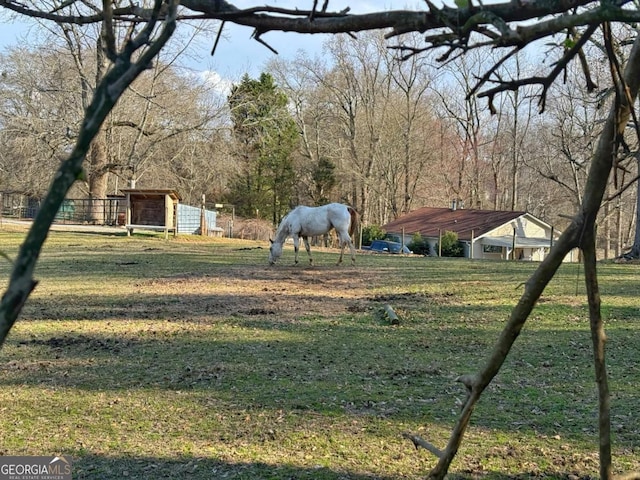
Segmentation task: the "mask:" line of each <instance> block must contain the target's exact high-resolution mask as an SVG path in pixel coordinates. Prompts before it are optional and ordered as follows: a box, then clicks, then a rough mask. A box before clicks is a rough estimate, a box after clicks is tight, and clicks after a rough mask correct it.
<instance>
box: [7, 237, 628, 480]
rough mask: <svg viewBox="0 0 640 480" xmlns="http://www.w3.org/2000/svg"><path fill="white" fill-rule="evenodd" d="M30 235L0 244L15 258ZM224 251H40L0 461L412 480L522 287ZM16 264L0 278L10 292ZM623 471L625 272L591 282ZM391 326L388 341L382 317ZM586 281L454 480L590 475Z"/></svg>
mask: <svg viewBox="0 0 640 480" xmlns="http://www.w3.org/2000/svg"><path fill="white" fill-rule="evenodd" d="M23 238H24V232H20V231H14V232H11V231H6V230H0V249H2V251H3V252H4V253H5V254H7V255H8V256H9V257H10V258H14V257H15V255H16V253H17V249H18V247H19V245H20V242H21V241H22V239H23ZM267 257H268V248H267V245H262V244H259V243H255V242H241V241H230V240H226V239H200V238H197V237H193V238H191V237H178V238H177V239H170V240H169V241H165V240H164V239H163V238H162V237H161V236H154V235H139V236H138V235H136V236H133V237H131V238H127V237H126V236H120V235H98V234H87V233H84V234H83V233H71V232H55V231H54V232H51V234H50V236H49V239H48V240H47V243H46V245H45V249H44V251H43V253H42V257H41V259H40V262H39V265H38V268H37V272H36V279H37V280H38V281H39V284H38V286H37V288H36V289H35V291H34V293H33V294H32V296H31V297H30V299H29V301H28V302H27V305H26V306H25V309H24V311H23V314H22V316H21V319H20V320H19V322H18V323H17V324H16V326H15V328H14V330H13V331H12V332H11V335H10V338H9V339H8V341H7V343H6V344H5V346H4V347H3V349H2V350H1V351H0V381H1V382H2V388H0V405H1V406H0V411H1V412H2V414H1V415H0V454H3V455H51V454H66V455H70V456H72V457H73V459H74V478H82V479H105V478H109V479H110V478H114V479H115V478H132V479H133V478H141V479H142V478H144V479H147V478H148V479H155V478H193V479H203V480H204V479H212V478H221V479H222V478H229V479H278V480H280V479H291V478H295V479H321V480H337V479H358V480H360V479H373V478H375V479H398V478H406V479H418V478H424V476H425V475H426V473H427V472H428V471H429V470H430V469H431V467H432V466H433V465H434V464H435V460H434V458H433V457H432V456H431V455H430V454H429V453H427V452H426V451H424V450H415V449H414V447H413V445H412V444H411V443H410V442H409V441H408V440H406V439H404V438H403V437H402V433H403V432H411V433H414V434H418V435H420V436H422V437H423V438H425V439H427V440H429V441H430V442H432V443H434V444H436V445H438V446H440V447H442V448H444V446H445V445H446V442H447V440H448V437H449V433H450V430H451V428H452V426H453V425H454V423H455V421H456V418H457V414H458V412H459V403H460V401H461V400H462V399H464V395H465V392H464V388H463V387H462V386H461V385H460V384H459V383H456V382H455V379H456V378H457V377H458V376H459V375H461V374H464V373H470V372H474V371H476V370H477V369H478V368H479V367H480V366H481V365H482V364H483V362H484V361H485V360H486V358H487V356H488V354H489V352H490V351H491V349H492V348H493V345H494V343H495V341H496V338H497V336H498V335H499V333H500V331H501V329H502V328H503V326H504V324H505V321H506V320H507V318H508V316H509V314H510V311H511V308H512V307H513V305H515V303H516V302H517V301H518V298H519V295H520V294H521V293H522V289H523V283H524V282H525V281H526V280H527V278H528V276H529V275H530V274H531V273H532V272H533V270H534V269H535V268H536V265H535V264H531V263H521V262H489V261H469V260H465V259H437V258H423V257H395V256H382V255H380V256H378V255H359V256H358V259H357V266H356V267H350V266H341V267H336V266H335V261H336V260H337V253H336V252H335V251H329V250H322V249H315V250H314V257H315V261H316V263H317V265H316V266H314V267H308V266H304V265H299V266H293V265H291V263H292V260H293V252H292V250H291V248H290V247H287V248H285V253H284V255H283V258H282V260H281V261H282V263H281V264H278V265H276V266H273V267H269V266H268V262H267ZM10 268H11V266H10V264H9V262H8V261H6V260H5V259H0V288H2V289H3V290H4V288H6V285H7V279H8V276H9V273H10ZM599 273H600V281H601V290H602V297H603V311H604V314H605V317H606V319H607V322H606V323H607V334H608V338H609V342H608V346H607V348H608V367H609V371H610V375H611V378H610V384H611V389H612V394H613V395H612V426H613V431H614V466H615V469H616V472H623V471H628V470H633V469H635V470H640V460H638V458H640V455H638V453H639V452H638V445H640V418H639V417H638V415H637V414H636V412H637V402H638V393H637V392H638V386H639V385H640V367H639V364H638V360H637V352H638V351H639V350H640V307H639V306H638V304H637V292H638V290H637V288H638V287H637V286H638V285H639V284H640V271H639V270H638V269H637V266H628V265H615V264H608V263H603V264H601V265H599ZM385 303H389V304H391V305H392V306H393V308H394V309H395V311H396V312H397V313H398V315H399V316H400V318H401V322H400V325H397V326H394V325H391V324H390V322H389V321H388V319H387V318H385V316H384V314H383V311H382V305H384V304H385ZM597 408H598V407H597V393H596V386H595V381H594V374H593V368H592V353H591V340H590V333H589V321H588V314H587V309H586V301H585V296H584V284H583V282H582V280H581V267H580V266H579V265H570V264H567V265H563V266H562V268H561V270H560V272H559V273H558V276H557V278H556V279H554V280H553V282H552V283H551V285H550V286H549V288H548V289H547V291H545V294H544V295H543V297H542V299H541V301H540V302H539V305H538V306H537V307H536V309H535V310H534V312H533V315H532V316H531V318H530V319H529V321H528V322H527V325H526V326H525V329H524V330H523V333H522V334H521V336H520V338H519V339H518V340H517V342H516V344H515V345H514V348H513V350H512V353H511V355H510V357H509V359H508V360H507V362H506V364H505V366H504V367H503V369H502V371H501V372H500V373H499V375H498V376H497V377H496V379H495V381H494V382H493V383H492V385H491V386H490V387H489V389H488V390H487V391H486V392H485V394H484V396H483V398H482V400H481V401H480V403H479V404H478V406H477V407H476V410H475V412H474V415H473V419H472V424H471V427H470V429H469V431H468V433H467V435H466V437H465V442H464V443H463V446H462V448H461V450H460V452H459V455H458V457H457V458H456V460H455V461H454V462H453V464H452V468H451V470H450V473H451V476H452V478H477V477H479V476H488V477H491V478H513V477H520V478H533V477H536V478H538V477H547V478H566V477H567V476H569V475H572V476H575V477H576V478H587V477H593V476H597V475H598V459H597V431H596V415H597Z"/></svg>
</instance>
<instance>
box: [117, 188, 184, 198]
mask: <svg viewBox="0 0 640 480" xmlns="http://www.w3.org/2000/svg"><path fill="white" fill-rule="evenodd" d="M120 191H121V192H122V193H124V194H127V193H129V194H132V195H143V196H145V195H147V196H158V195H169V196H170V197H171V198H172V199H174V200H181V198H180V195H179V194H178V192H177V191H176V190H174V189H172V188H129V189H126V188H125V189H122V190H120Z"/></svg>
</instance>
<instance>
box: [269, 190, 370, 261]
mask: <svg viewBox="0 0 640 480" xmlns="http://www.w3.org/2000/svg"><path fill="white" fill-rule="evenodd" d="M357 221H358V214H357V213H356V211H355V210H354V209H353V208H351V207H348V206H347V205H343V204H341V203H330V204H328V205H323V206H322V207H305V206H298V207H296V208H294V209H293V210H291V211H290V212H289V213H287V215H285V217H284V218H283V219H282V221H281V222H280V226H278V230H276V235H275V240H270V242H271V248H270V249H269V264H270V265H273V264H274V263H276V262H277V261H278V259H279V258H280V256H281V255H282V245H283V244H284V242H285V240H286V239H287V238H288V237H292V238H293V247H294V250H295V252H296V255H295V263H298V248H299V246H300V237H302V240H303V241H304V248H305V249H306V250H307V254H308V255H309V263H310V264H311V265H313V258H312V257H311V249H310V248H309V237H313V236H315V235H324V234H325V233H327V232H328V231H329V230H331V229H332V228H335V230H336V233H337V235H338V241H339V243H340V259H339V260H338V265H340V264H341V263H342V256H343V254H344V247H346V246H347V245H348V246H349V249H350V250H351V263H352V264H353V265H355V263H356V249H355V247H354V246H353V242H352V241H351V235H353V232H354V231H355V228H356V225H357Z"/></svg>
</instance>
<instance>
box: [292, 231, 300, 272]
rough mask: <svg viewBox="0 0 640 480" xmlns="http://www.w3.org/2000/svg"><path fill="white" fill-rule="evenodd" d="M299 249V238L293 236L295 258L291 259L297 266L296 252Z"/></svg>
mask: <svg viewBox="0 0 640 480" xmlns="http://www.w3.org/2000/svg"><path fill="white" fill-rule="evenodd" d="M299 249H300V237H299V236H297V235H294V236H293V251H294V252H295V256H294V257H293V260H294V262H295V264H296V265H297V264H298V250H299Z"/></svg>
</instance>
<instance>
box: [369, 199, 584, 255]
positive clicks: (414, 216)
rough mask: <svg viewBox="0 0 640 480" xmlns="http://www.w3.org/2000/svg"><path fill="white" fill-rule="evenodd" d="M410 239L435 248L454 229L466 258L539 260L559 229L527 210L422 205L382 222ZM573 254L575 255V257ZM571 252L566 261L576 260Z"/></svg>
mask: <svg viewBox="0 0 640 480" xmlns="http://www.w3.org/2000/svg"><path fill="white" fill-rule="evenodd" d="M382 228H383V229H384V230H385V231H386V232H387V234H388V235H392V236H395V235H397V236H398V237H399V238H400V239H402V238H403V239H404V242H405V243H409V242H410V241H411V238H412V237H413V235H414V234H416V233H419V234H420V235H421V236H422V237H423V238H425V239H426V240H427V241H428V242H429V245H430V247H431V251H432V252H437V245H438V244H439V243H440V239H441V236H442V235H443V234H444V233H446V232H455V233H456V234H457V235H458V240H459V241H460V242H462V244H463V246H464V256H465V257H467V258H493V259H503V260H512V259H513V260H529V261H541V260H544V258H545V256H546V255H547V254H548V253H549V249H550V248H551V246H552V245H553V242H554V241H555V240H556V239H557V238H558V236H559V235H560V233H561V232H558V231H556V230H554V228H553V227H552V226H551V225H549V224H548V223H546V222H543V221H542V220H540V219H539V218H536V217H534V216H533V215H531V214H530V213H527V212H511V211H500V210H472V209H469V210H467V209H461V208H431V207H423V208H419V209H417V210H414V211H412V212H409V213H407V214H406V215H403V216H402V217H399V218H397V219H396V220H394V221H392V222H389V223H387V224H386V225H383V226H382ZM574 257H576V258H574ZM576 259H577V256H576V255H575V253H574V252H571V253H570V254H569V255H567V257H566V258H565V260H566V261H575V260H576Z"/></svg>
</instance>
